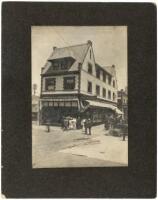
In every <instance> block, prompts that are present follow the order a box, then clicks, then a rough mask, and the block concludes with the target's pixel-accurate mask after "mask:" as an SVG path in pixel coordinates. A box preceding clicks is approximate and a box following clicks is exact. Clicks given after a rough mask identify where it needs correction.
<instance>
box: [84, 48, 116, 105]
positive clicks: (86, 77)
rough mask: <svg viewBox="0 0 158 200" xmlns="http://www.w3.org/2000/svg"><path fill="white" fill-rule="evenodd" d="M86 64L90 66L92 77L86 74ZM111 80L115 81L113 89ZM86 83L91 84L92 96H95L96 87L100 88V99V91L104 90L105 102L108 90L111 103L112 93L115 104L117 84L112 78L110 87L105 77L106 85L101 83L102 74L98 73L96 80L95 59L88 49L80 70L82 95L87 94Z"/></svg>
mask: <svg viewBox="0 0 158 200" xmlns="http://www.w3.org/2000/svg"><path fill="white" fill-rule="evenodd" d="M90 50H91V52H92V59H90ZM88 63H91V64H92V75H91V74H89V73H88ZM113 80H115V85H116V86H115V88H114V87H113ZM88 81H90V82H92V95H96V85H99V86H100V97H102V90H103V88H105V89H106V98H105V99H106V100H109V99H108V90H110V91H111V101H113V92H114V93H115V96H116V97H115V102H117V83H116V78H115V77H113V78H112V81H111V85H109V84H108V77H107V76H106V83H105V82H103V73H102V71H101V73H100V79H98V78H96V68H95V58H94V55H93V51H92V48H91V47H90V48H89V50H88V52H87V55H86V57H85V60H84V62H83V65H82V70H81V88H80V91H81V93H83V94H89V93H88V92H87V87H88ZM102 98H103V97H102Z"/></svg>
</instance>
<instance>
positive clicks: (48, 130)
mask: <svg viewBox="0 0 158 200" xmlns="http://www.w3.org/2000/svg"><path fill="white" fill-rule="evenodd" d="M46 124H47V132H50V119H47V123H46Z"/></svg>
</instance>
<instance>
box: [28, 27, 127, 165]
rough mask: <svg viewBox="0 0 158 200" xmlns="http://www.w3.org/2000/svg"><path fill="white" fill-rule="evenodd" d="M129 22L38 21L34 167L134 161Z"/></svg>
mask: <svg viewBox="0 0 158 200" xmlns="http://www.w3.org/2000/svg"><path fill="white" fill-rule="evenodd" d="M127 30H128V27H127V26H32V27H31V47H32V49H31V59H32V168H65V167H117V166H119V167H126V166H128V57H127V43H128V41H127V37H128V31H127Z"/></svg>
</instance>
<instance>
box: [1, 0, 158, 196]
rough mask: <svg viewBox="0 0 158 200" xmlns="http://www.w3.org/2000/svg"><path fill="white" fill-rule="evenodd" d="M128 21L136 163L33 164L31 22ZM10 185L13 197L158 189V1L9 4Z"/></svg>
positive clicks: (6, 189) (6, 133)
mask: <svg viewBox="0 0 158 200" xmlns="http://www.w3.org/2000/svg"><path fill="white" fill-rule="evenodd" d="M32 25H41V26H42V25H45V26H46V25H49V26H50V25H52V26H53V25H56V26H73V25H74V26H75V25H76V26H83V25H84V26H86V25H87V26H115V25H116V26H119V25H120V26H121V25H122V26H123V25H125V26H128V96H129V97H128V99H129V100H128V102H129V105H128V108H129V121H128V123H129V140H128V149H129V162H128V167H88V168H52V169H32V134H31V132H32V125H31V26H32ZM2 94H3V95H2V130H3V131H2V166H3V168H2V193H3V194H4V195H5V196H6V197H7V198H55V197H56V198H59V197H62V198H65V197H67V198H68V197H69V198H70V197H71V198H72V197H73V198H83V197H84V198H103V197H104V198H105V197H108V198H135V197H137V198H153V197H155V196H156V6H155V5H154V4H152V3H50V2H49V3H48V2H46V3H44V2H29V3H26V2H3V4H2Z"/></svg>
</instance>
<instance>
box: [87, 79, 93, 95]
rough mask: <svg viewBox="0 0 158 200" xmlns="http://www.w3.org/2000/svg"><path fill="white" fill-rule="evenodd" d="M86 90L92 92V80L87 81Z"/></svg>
mask: <svg viewBox="0 0 158 200" xmlns="http://www.w3.org/2000/svg"><path fill="white" fill-rule="evenodd" d="M87 91H88V92H89V93H92V82H89V81H88V88H87Z"/></svg>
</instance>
